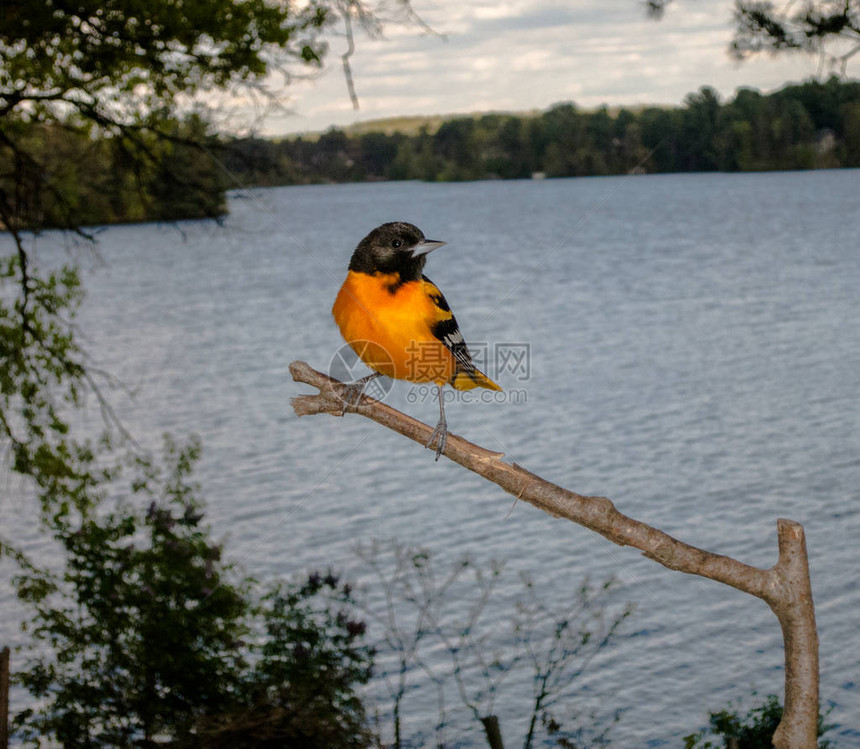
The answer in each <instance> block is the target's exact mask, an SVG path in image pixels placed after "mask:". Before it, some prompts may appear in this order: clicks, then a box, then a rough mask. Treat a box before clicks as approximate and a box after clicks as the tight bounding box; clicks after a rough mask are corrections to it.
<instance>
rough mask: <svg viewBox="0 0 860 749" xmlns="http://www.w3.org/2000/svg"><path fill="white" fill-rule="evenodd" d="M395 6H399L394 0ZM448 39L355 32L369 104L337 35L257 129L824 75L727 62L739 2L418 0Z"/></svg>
mask: <svg viewBox="0 0 860 749" xmlns="http://www.w3.org/2000/svg"><path fill="white" fill-rule="evenodd" d="M389 2H390V0H389ZM412 7H413V9H414V10H415V11H416V12H417V13H418V14H419V15H420V16H421V18H422V19H423V20H424V21H425V22H426V23H427V24H429V26H431V27H432V28H433V30H434V31H436V32H438V33H439V34H443V35H444V38H442V37H440V36H434V35H432V34H427V33H423V32H422V30H421V29H420V28H418V27H414V26H413V27H402V26H389V27H388V28H387V30H386V32H385V37H384V38H383V39H370V38H368V37H367V36H365V35H362V34H361V32H357V35H356V51H355V54H354V55H353V57H352V68H353V74H354V78H355V86H356V91H357V94H358V98H359V102H360V109H359V110H358V111H355V110H354V109H353V107H352V103H351V102H350V99H349V95H348V91H347V86H346V82H345V79H344V75H343V71H342V68H341V64H340V55H341V54H342V53H343V52H344V51H345V50H346V41H345V39H344V38H343V37H340V36H336V35H334V34H330V35H329V43H330V52H329V55H328V58H327V60H326V66H325V70H324V71H323V73H322V74H321V75H319V76H318V77H317V78H315V79H313V80H294V81H293V82H292V83H291V85H290V86H289V87H288V88H287V89H286V92H287V97H285V98H284V99H283V101H282V106H283V107H284V108H285V109H286V110H288V111H273V112H269V113H268V114H267V115H265V116H264V118H263V119H262V120H260V122H259V123H258V124H257V129H258V131H259V132H260V133H261V134H263V135H269V136H277V135H285V134H292V133H300V132H314V131H321V130H325V129H327V128H329V127H331V126H338V127H343V126H346V125H350V124H353V123H356V122H360V121H364V120H373V119H378V118H383V117H397V116H404V115H436V114H443V115H444V114H468V113H473V112H485V111H526V110H534V109H541V110H542V109H546V108H547V107H549V106H551V105H552V104H555V103H558V102H562V101H572V102H574V103H576V104H577V105H579V106H581V107H584V108H592V107H597V106H600V105H601V104H607V105H609V106H616V105H626V106H631V105H638V104H663V105H675V104H680V103H682V102H683V99H684V97H685V96H686V95H687V94H688V93H691V92H694V91H697V90H698V89H699V88H700V87H702V86H704V85H709V86H713V87H714V88H715V89H717V91H719V92H720V93H721V94H722V95H723V96H724V97H730V96H731V95H732V94H733V93H734V91H735V90H736V89H737V88H738V87H741V86H749V87H753V88H757V89H759V90H762V91H772V90H774V89H777V88H780V87H781V86H782V85H783V84H785V83H787V82H799V81H802V80H804V79H807V78H809V77H811V76H813V75H815V74H816V73H817V72H818V60H817V59H816V58H810V57H807V56H801V55H791V56H779V57H770V56H760V57H758V58H755V59H753V60H751V61H748V62H745V63H738V62H736V61H734V60H733V59H731V58H730V57H729V55H728V52H727V50H728V45H729V42H730V40H731V38H732V34H733V22H732V10H733V7H734V2H733V0H677V2H676V3H674V4H673V5H672V6H670V7H669V9H668V10H667V12H666V14H665V15H664V17H663V19H662V20H661V21H659V22H656V21H654V20H650V19H648V18H647V16H646V14H645V11H644V9H643V5H642V3H641V0H565V1H562V0H412Z"/></svg>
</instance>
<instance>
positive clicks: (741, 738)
mask: <svg viewBox="0 0 860 749" xmlns="http://www.w3.org/2000/svg"><path fill="white" fill-rule="evenodd" d="M753 694H755V693H753ZM782 712H783V709H782V704H781V703H780V701H779V697H777V696H776V695H775V694H769V695H768V696H767V698H766V699H765V701H764V703H763V704H761V705H758V706H756V707H753V708H750V710H749V711H747V713H746V714H745V715H742V714H741V713H740V711H739V710H733V709H732V708H731V706H730V707H728V708H725V709H723V710H718V711H717V712H713V713H709V715H708V717H709V730H706V731H700V732H699V733H694V734H690V735H689V736H685V737H684V747H685V749H719V748H720V747H723V746H732V747H736V749H771V747H772V746H773V743H772V739H773V734H774V731H776V727H777V726H778V725H779V722H780V720H782ZM828 730H830V726H827V725H825V724H824V718H823V717H822V716H819V719H818V736H819V738H820V737H821V736H823V735H824V734H825V733H826V732H827V731H828ZM715 742H716V743H715ZM831 746H832V744H831V742H830V741H829V740H828V739H821V740H820V741H819V742H818V749H829V747H831Z"/></svg>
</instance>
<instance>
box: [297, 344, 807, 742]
mask: <svg viewBox="0 0 860 749" xmlns="http://www.w3.org/2000/svg"><path fill="white" fill-rule="evenodd" d="M290 373H291V374H292V376H293V379H294V380H296V381H297V382H303V383H306V384H308V385H311V386H312V387H315V388H316V389H317V390H319V393H318V394H316V395H300V396H297V397H295V398H293V399H292V404H293V409H294V410H295V412H296V414H298V415H299V416H306V415H312V414H320V413H327V414H332V415H337V416H339V415H342V414H343V413H344V412H345V411H350V412H355V413H358V414H361V415H362V416H365V417H367V418H369V419H371V420H372V421H375V422H377V423H378V424H381V425H382V426H385V427H388V428H389V429H391V430H393V431H395V432H397V433H399V434H402V435H403V436H405V437H408V438H409V439H411V440H414V441H415V442H418V443H420V444H422V445H423V444H426V442H427V440H428V439H429V438H430V434H431V432H432V428H431V427H429V426H427V425H426V424H422V423H421V422H420V421H417V420H416V419H413V418H412V417H410V416H407V415H406V414H404V413H401V412H400V411H397V410H396V409H393V408H391V407H390V406H387V405H385V404H383V403H381V402H379V401H376V400H374V399H373V398H370V397H368V396H364V397H362V398H361V400H360V401H359V402H358V404H357V405H347V406H346V407H344V403H345V401H344V399H343V398H342V395H343V394H344V391H345V388H346V385H345V384H344V383H342V382H339V381H337V380H334V379H332V378H331V377H329V376H327V375H325V374H323V373H321V372H317V371H316V370H314V369H313V368H312V367H310V366H309V365H308V364H306V363H305V362H298V361H297V362H293V363H292V364H291V365H290ZM444 454H445V456H446V457H447V458H449V459H450V460H452V461H454V462H455V463H459V464H460V465H462V466H464V467H465V468H468V469H469V470H470V471H473V472H474V473H477V474H479V475H480V476H483V477H484V478H486V479H487V480H488V481H492V482H493V483H495V484H498V485H499V486H500V487H501V488H502V489H504V490H505V491H506V492H508V493H510V494H513V495H514V496H515V497H517V498H519V499H522V500H523V501H525V502H528V503H530V504H533V505H534V506H535V507H537V508H539V509H541V510H543V511H544V512H548V513H549V514H551V515H554V516H555V517H562V518H567V519H568V520H572V521H573V522H574V523H577V524H579V525H582V526H584V527H586V528H590V529H591V530H593V531H595V532H596V533H599V534H601V535H602V536H604V537H605V538H607V539H609V540H610V541H612V542H613V543H616V544H618V545H619V546H633V547H635V548H637V549H639V550H641V551H642V552H643V553H644V554H645V556H646V557H648V558H649V559H653V560H654V561H656V562H659V563H660V564H662V565H663V566H664V567H668V568H669V569H672V570H678V571H679V572H684V573H687V574H691V575H699V576H701V577H707V578H709V579H711V580H716V581H717V582H721V583H723V584H725V585H730V586H732V587H733V588H737V589H738V590H741V591H743V592H745V593H748V594H750V595H752V596H755V597H756V598H760V599H761V600H763V601H765V602H766V603H767V604H768V606H770V608H771V610H772V611H773V612H774V614H775V615H776V617H777V619H778V620H779V623H780V626H781V628H782V635H783V643H784V649H785V708H784V712H783V717H782V721H781V722H780V724H779V727H778V728H777V731H776V733H775V734H774V737H773V743H774V746H775V747H777V749H802V748H807V747H814V746H815V745H816V740H817V728H818V634H817V631H816V627H815V610H814V606H813V601H812V587H811V583H810V578H809V562H808V558H807V554H806V541H805V537H804V532H803V526H801V525H800V524H799V523H796V522H794V521H792V520H786V519H779V520H777V542H778V549H779V558H778V561H777V563H776V564H775V565H774V566H773V567H770V568H768V569H760V568H758V567H752V566H750V565H748V564H744V563H743V562H739V561H737V560H736V559H732V558H731V557H727V556H723V555H721V554H714V553H712V552H709V551H706V550H704V549H700V548H697V547H695V546H692V545H690V544H687V543H684V542H683V541H679V540H678V539H676V538H673V537H672V536H670V535H668V534H667V533H664V532H663V531H661V530H659V529H658V528H654V527H653V526H650V525H647V524H646V523H643V522H640V521H638V520H635V519H634V518H631V517H628V516H627V515H624V514H623V513H621V512H619V511H618V510H617V509H616V508H615V505H614V504H613V503H612V502H611V501H610V500H609V499H607V498H605V497H588V496H583V495H581V494H577V493H576V492H572V491H570V490H568V489H564V488H562V487H560V486H558V485H556V484H553V483H551V482H549V481H546V480H545V479H542V478H541V477H540V476H537V475H536V474H533V473H531V472H529V471H527V470H526V469H525V468H522V467H521V466H519V465H517V464H515V463H514V464H510V463H505V462H504V461H503V460H502V458H503V457H504V456H503V454H502V453H497V452H492V451H490V450H487V449H485V448H483V447H480V446H478V445H475V444H473V443H471V442H468V441H467V440H464V439H463V438H461V437H457V436H456V435H453V434H452V435H449V437H448V444H447V446H446V449H445V452H444Z"/></svg>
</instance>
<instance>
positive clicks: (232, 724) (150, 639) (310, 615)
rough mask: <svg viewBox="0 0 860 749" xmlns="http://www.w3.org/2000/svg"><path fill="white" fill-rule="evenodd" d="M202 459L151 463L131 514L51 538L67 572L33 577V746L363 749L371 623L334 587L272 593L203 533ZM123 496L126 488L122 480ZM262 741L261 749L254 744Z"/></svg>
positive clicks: (114, 514) (76, 520)
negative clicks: (168, 743)
mask: <svg viewBox="0 0 860 749" xmlns="http://www.w3.org/2000/svg"><path fill="white" fill-rule="evenodd" d="M198 451H199V445H198V444H197V443H194V442H192V443H191V444H190V445H189V446H187V447H185V448H179V447H178V446H176V445H175V444H173V443H172V442H171V441H169V440H168V442H167V447H166V454H165V458H164V461H163V462H162V463H156V462H154V461H152V460H149V459H144V458H141V457H137V458H136V459H135V460H134V467H133V468H134V471H133V475H132V476H131V479H130V494H129V497H128V500H127V501H125V502H123V503H121V504H119V505H118V506H117V507H115V508H114V509H108V508H107V507H102V508H100V509H101V512H100V513H98V514H95V513H92V514H88V515H85V516H81V515H79V514H75V513H72V514H69V515H68V516H64V517H62V518H59V519H57V520H56V521H55V522H54V523H53V527H52V530H53V532H54V535H55V537H56V538H57V540H58V541H59V542H60V545H61V547H62V550H63V553H64V557H65V566H64V568H63V569H62V570H60V571H58V572H54V573H47V572H43V571H39V570H35V569H29V570H22V572H21V574H20V575H19V576H18V578H17V580H16V583H17V585H18V591H19V595H20V597H21V598H22V599H24V600H25V601H27V602H29V603H30V604H32V606H33V607H34V609H35V614H34V616H33V618H32V620H31V621H30V623H29V625H28V627H29V630H30V634H31V636H32V637H33V639H34V641H35V643H41V644H43V645H46V646H48V647H47V648H45V649H40V651H35V654H32V655H31V657H30V660H29V662H28V664H27V666H26V668H25V669H24V670H23V671H22V672H20V673H19V674H17V677H16V678H17V680H18V681H19V682H20V683H21V684H22V685H23V686H25V687H26V688H27V689H28V690H29V691H30V693H31V694H32V695H33V696H34V697H36V698H38V700H39V702H38V703H37V706H35V707H30V708H28V709H26V710H24V711H22V712H21V713H19V715H18V716H17V717H16V720H15V725H16V729H17V733H18V735H19V736H20V738H22V739H24V740H27V741H31V742H33V743H39V741H40V740H46V739H51V740H54V741H57V742H58V743H60V744H62V745H63V746H132V745H141V744H144V745H149V744H151V742H153V741H154V740H155V739H156V738H158V739H159V740H164V739H165V738H167V739H170V740H172V741H175V742H180V743H184V744H188V742H191V741H193V742H194V743H195V745H203V746H211V747H221V746H224V747H226V746H231V747H234V746H245V745H248V746H250V745H253V746H266V745H271V746H283V745H285V743H286V744H288V745H301V746H307V747H316V746H318V747H354V746H364V745H366V743H367V740H368V732H367V729H366V727H365V716H364V708H363V705H362V703H361V701H360V699H359V697H358V696H357V693H356V689H357V688H358V687H359V686H360V685H361V684H363V683H364V682H366V681H367V680H368V678H369V677H370V664H371V652H370V650H369V648H368V647H367V646H366V645H364V644H363V642H362V640H363V637H364V633H365V626H364V624H363V623H362V622H361V621H360V620H358V619H356V618H355V617H354V615H353V614H352V613H351V612H352V607H353V601H352V597H351V593H350V589H349V586H348V585H343V584H341V583H340V582H339V580H338V578H337V577H335V576H334V575H332V574H331V573H329V574H326V575H321V574H316V573H314V574H311V575H310V576H309V577H308V578H307V580H306V581H304V582H297V583H292V584H286V583H281V584H279V585H277V586H275V587H274V588H272V589H271V590H269V591H262V592H261V591H260V590H259V586H258V585H256V584H255V583H254V582H253V581H252V580H250V579H247V578H242V577H241V576H239V575H238V573H237V571H236V570H235V569H234V568H233V567H232V566H231V565H229V564H228V563H226V562H224V561H223V559H222V548H221V546H220V545H219V544H217V543H215V542H213V541H212V539H211V537H210V533H209V531H208V529H207V528H206V527H205V526H204V525H202V524H201V521H202V518H203V513H202V510H201V506H200V502H199V500H198V498H197V488H196V487H195V486H194V485H193V484H192V483H191V482H190V473H191V470H192V466H193V463H194V461H195V459H196V457H197V453H198ZM112 478H113V480H114V482H116V481H117V479H118V477H117V476H116V475H114V476H113V477H112ZM248 741H250V742H251V743H247V742H248Z"/></svg>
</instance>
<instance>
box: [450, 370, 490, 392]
mask: <svg viewBox="0 0 860 749" xmlns="http://www.w3.org/2000/svg"><path fill="white" fill-rule="evenodd" d="M451 385H452V386H453V387H455V388H456V389H457V390H471V389H472V388H477V387H481V388H487V390H501V388H500V387H499V386H498V385H496V383H495V382H493V381H492V380H491V379H490V378H489V377H487V375H485V374H484V373H483V372H481V371H480V370H479V369H473V370H472V371H471V372H468V371H466V370H465V369H461V370H459V371H458V372H457V374H455V375H454V377H453V378H452V379H451Z"/></svg>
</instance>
